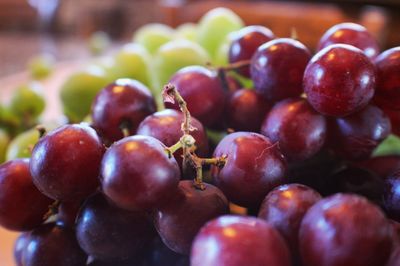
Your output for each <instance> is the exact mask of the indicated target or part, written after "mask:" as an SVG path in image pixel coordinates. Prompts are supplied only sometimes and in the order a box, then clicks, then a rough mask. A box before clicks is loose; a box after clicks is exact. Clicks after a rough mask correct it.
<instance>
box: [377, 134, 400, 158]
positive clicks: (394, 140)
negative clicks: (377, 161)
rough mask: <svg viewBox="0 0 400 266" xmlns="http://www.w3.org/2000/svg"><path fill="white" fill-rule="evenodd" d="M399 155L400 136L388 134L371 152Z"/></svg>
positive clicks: (379, 154)
mask: <svg viewBox="0 0 400 266" xmlns="http://www.w3.org/2000/svg"><path fill="white" fill-rule="evenodd" d="M384 155H400V138H399V137H397V136H396V135H393V134H391V135H389V137H387V138H386V139H385V140H384V141H382V143H381V144H379V146H378V147H376V149H375V150H374V152H373V153H372V156H384Z"/></svg>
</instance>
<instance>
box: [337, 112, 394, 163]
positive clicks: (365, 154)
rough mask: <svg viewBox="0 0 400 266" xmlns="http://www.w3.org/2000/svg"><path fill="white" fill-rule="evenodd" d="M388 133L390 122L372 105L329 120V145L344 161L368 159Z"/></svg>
mask: <svg viewBox="0 0 400 266" xmlns="http://www.w3.org/2000/svg"><path fill="white" fill-rule="evenodd" d="M390 131H391V125H390V120H389V118H388V117H387V116H386V115H385V113H384V112H383V111H382V110H381V109H379V108H378V107H376V106H374V105H367V106H366V107H365V108H364V109H362V110H361V111H359V112H356V113H354V114H351V115H349V116H346V117H342V118H336V119H333V120H331V123H330V124H329V134H330V136H329V145H330V147H331V148H332V149H333V150H334V151H335V152H336V153H338V154H340V155H341V156H342V157H344V158H346V159H350V160H362V159H368V158H369V157H370V155H371V153H372V152H373V150H374V149H375V148H376V147H377V146H378V144H379V143H381V142H382V141H383V140H384V139H385V138H386V137H388V136H389V134H390Z"/></svg>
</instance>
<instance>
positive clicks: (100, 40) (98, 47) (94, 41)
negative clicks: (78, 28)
mask: <svg viewBox="0 0 400 266" xmlns="http://www.w3.org/2000/svg"><path fill="white" fill-rule="evenodd" d="M110 44H111V40H110V37H109V36H108V34H107V33H106V32H104V31H96V32H94V33H93V34H92V35H91V36H90V38H89V50H90V52H91V53H92V54H94V55H98V54H101V53H103V52H104V51H105V50H106V49H107V48H108V47H109V46H110Z"/></svg>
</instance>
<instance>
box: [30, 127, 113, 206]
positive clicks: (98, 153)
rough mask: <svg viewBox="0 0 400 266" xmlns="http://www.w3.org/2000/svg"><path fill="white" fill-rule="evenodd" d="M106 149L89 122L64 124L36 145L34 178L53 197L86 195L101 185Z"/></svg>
mask: <svg viewBox="0 0 400 266" xmlns="http://www.w3.org/2000/svg"><path fill="white" fill-rule="evenodd" d="M104 150H105V149H104V146H103V145H102V143H101V141H100V138H99V137H98V136H97V134H96V132H95V131H94V129H92V128H91V127H89V126H87V125H85V124H75V125H65V126H62V127H60V128H58V129H56V130H54V131H52V132H50V133H48V134H47V135H45V136H44V137H42V138H41V139H40V140H39V142H38V143H37V144H36V145H35V147H34V149H33V151H32V159H31V161H30V170H31V174H32V178H33V182H34V183H35V185H36V186H37V187H38V188H39V190H40V191H42V192H43V193H44V194H45V195H47V196H48V197H50V198H53V199H56V200H61V201H71V200H72V201H77V200H80V199H83V198H85V197H86V196H88V195H90V194H91V193H93V192H94V191H95V190H96V188H97V186H98V185H99V181H98V176H99V173H100V163H101V159H102V157H103V153H104Z"/></svg>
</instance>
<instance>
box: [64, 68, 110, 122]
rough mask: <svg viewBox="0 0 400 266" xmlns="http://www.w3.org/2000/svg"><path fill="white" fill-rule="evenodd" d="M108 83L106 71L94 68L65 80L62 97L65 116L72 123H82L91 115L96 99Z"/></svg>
mask: <svg viewBox="0 0 400 266" xmlns="http://www.w3.org/2000/svg"><path fill="white" fill-rule="evenodd" d="M108 82H109V81H108V80H107V76H106V73H105V72H104V70H103V69H101V68H99V67H94V66H93V67H90V68H87V69H85V70H83V71H80V72H76V73H74V74H72V75H71V76H69V77H68V78H67V79H66V80H65V82H64V83H63V85H62V87H61V92H60V97H61V102H62V106H63V110H64V114H65V115H66V116H67V117H68V118H69V119H70V121H73V122H80V121H82V119H83V118H84V117H85V116H87V115H88V114H89V112H90V105H91V104H92V101H93V99H94V97H95V96H96V94H97V93H98V92H99V91H100V90H101V89H102V88H103V87H104V86H105V85H107V83H108Z"/></svg>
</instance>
